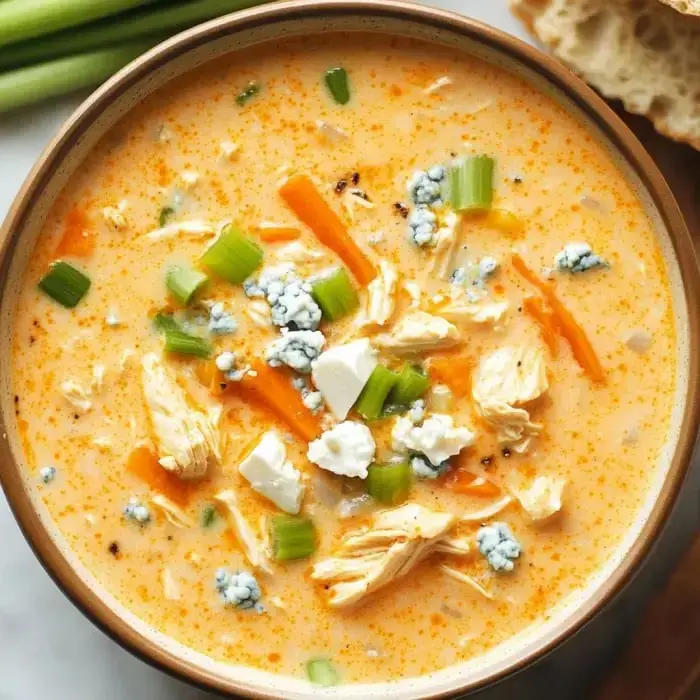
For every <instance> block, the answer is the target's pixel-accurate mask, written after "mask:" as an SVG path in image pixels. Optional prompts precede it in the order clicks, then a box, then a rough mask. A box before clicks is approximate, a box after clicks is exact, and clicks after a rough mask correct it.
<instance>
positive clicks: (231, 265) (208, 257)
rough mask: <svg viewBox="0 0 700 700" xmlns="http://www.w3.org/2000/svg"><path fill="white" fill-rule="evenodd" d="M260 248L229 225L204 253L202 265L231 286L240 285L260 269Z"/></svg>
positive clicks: (261, 257) (261, 255)
mask: <svg viewBox="0 0 700 700" xmlns="http://www.w3.org/2000/svg"><path fill="white" fill-rule="evenodd" d="M262 259H263V251H262V248H261V247H260V246H259V245H258V244H257V243H254V242H253V241H251V240H250V239H248V238H246V237H245V236H244V235H243V234H242V233H241V232H240V231H239V230H238V229H237V228H236V227H235V226H233V225H232V224H229V225H228V226H226V227H225V228H224V230H223V231H222V232H221V233H220V234H219V236H218V238H216V240H215V241H214V242H213V243H212V244H211V245H210V246H209V247H208V248H207V249H206V250H205V251H204V255H202V263H203V264H204V265H206V266H207V267H208V268H210V269H211V270H213V271H214V272H215V273H216V274H217V275H219V277H222V278H223V279H225V280H226V281H227V282H231V283H232V284H242V283H243V282H244V281H245V280H246V279H248V277H250V275H251V274H252V273H253V272H255V270H256V269H257V268H258V267H260V264H261V263H262Z"/></svg>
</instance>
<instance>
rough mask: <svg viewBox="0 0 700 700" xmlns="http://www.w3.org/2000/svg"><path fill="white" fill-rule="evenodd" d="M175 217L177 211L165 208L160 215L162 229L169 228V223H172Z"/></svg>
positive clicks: (159, 224)
mask: <svg viewBox="0 0 700 700" xmlns="http://www.w3.org/2000/svg"><path fill="white" fill-rule="evenodd" d="M173 216H175V210H174V209H173V208H172V207H163V208H162V209H161V210H160V214H159V215H158V226H160V227H161V228H163V226H167V224H168V221H170V219H171V218H172V217H173Z"/></svg>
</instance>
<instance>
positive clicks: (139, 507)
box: [122, 496, 151, 525]
mask: <svg viewBox="0 0 700 700" xmlns="http://www.w3.org/2000/svg"><path fill="white" fill-rule="evenodd" d="M122 514H123V515H124V517H125V518H126V519H127V520H131V521H132V522H135V523H138V524H139V525H146V524H147V523H149V522H150V520H151V513H150V511H149V510H148V508H147V507H146V506H144V505H143V504H142V503H141V501H139V499H138V498H136V496H132V497H131V498H130V499H129V502H128V503H127V504H126V505H125V506H124V507H123V508H122Z"/></svg>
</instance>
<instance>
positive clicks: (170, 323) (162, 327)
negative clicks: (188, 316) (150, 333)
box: [153, 313, 184, 333]
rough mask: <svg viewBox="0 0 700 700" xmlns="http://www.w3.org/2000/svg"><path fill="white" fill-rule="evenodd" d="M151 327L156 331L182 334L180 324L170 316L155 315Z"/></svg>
mask: <svg viewBox="0 0 700 700" xmlns="http://www.w3.org/2000/svg"><path fill="white" fill-rule="evenodd" d="M153 325H154V326H155V328H156V330H157V331H161V332H165V331H180V332H182V333H184V331H183V330H182V328H181V327H180V324H179V323H178V322H177V321H176V320H175V319H174V318H173V317H172V316H171V315H170V314H162V313H157V314H156V315H155V316H154V317H153Z"/></svg>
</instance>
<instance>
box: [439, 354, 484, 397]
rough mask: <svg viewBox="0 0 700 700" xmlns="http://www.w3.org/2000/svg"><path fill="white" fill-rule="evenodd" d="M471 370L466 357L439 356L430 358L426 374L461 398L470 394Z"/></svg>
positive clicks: (471, 367) (470, 362) (469, 360)
mask: <svg viewBox="0 0 700 700" xmlns="http://www.w3.org/2000/svg"><path fill="white" fill-rule="evenodd" d="M473 368H474V366H473V364H472V361H471V359H470V358H469V357H467V356H466V355H440V356H437V357H431V358H430V361H429V363H428V374H429V375H430V376H431V377H432V378H434V379H436V380H437V381H438V382H440V383H441V384H446V385H447V386H448V387H450V389H451V390H452V393H453V394H454V395H455V396H457V397H461V396H467V395H468V394H469V393H470V392H471V389H472V370H473Z"/></svg>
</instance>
